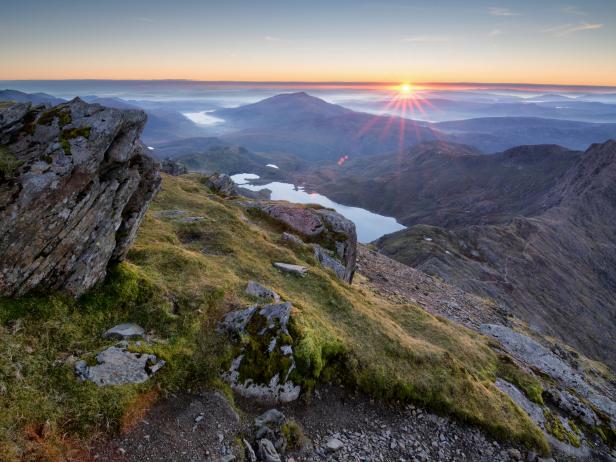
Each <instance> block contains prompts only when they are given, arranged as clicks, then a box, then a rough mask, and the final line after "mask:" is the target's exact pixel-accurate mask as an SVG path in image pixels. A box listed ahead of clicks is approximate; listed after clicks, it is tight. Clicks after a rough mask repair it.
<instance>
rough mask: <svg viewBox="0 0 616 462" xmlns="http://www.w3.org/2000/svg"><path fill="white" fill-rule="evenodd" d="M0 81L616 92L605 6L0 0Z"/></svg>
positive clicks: (613, 0) (612, 4)
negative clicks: (520, 86) (457, 85)
mask: <svg viewBox="0 0 616 462" xmlns="http://www.w3.org/2000/svg"><path fill="white" fill-rule="evenodd" d="M0 11H1V14H0V63H2V64H1V65H0V80H15V79H191V80H233V81H314V82H323V81H331V82H336V81H346V82H511V83H539V84H569V85H576V84H577V85H616V0H585V1H580V0H575V1H573V0H572V1H567V0H563V1H556V0H554V1H553V0H532V1H527V0H519V1H504V0H500V1H499V0H494V1H484V0H466V1H461V0H441V1H439V0H432V1H420V0H381V1H377V0H369V1H363V0H311V1H299V0H271V1H270V0H259V1H256V0H246V1H244V0H224V1H208V0H199V1H198V0H192V1H190V0H175V1H169V0H166V1H159V0H121V1H116V0H99V1H84V0H79V1H77V0H53V1H50V0H40V1H36V0H20V1H12V0H0Z"/></svg>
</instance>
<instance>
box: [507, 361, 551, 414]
mask: <svg viewBox="0 0 616 462" xmlns="http://www.w3.org/2000/svg"><path fill="white" fill-rule="evenodd" d="M496 375H497V376H498V377H500V378H502V379H504V380H506V381H507V382H509V383H512V384H514V385H515V386H516V387H518V388H519V389H520V390H522V392H524V394H525V395H526V397H527V398H528V399H530V400H531V401H532V402H534V403H537V404H540V405H542V406H543V404H544V403H543V386H542V385H541V382H540V381H539V380H538V379H537V378H535V377H533V376H531V375H530V374H528V373H526V372H524V371H522V370H521V369H520V368H519V367H518V366H517V365H516V364H514V362H513V360H512V359H511V358H510V357H509V356H506V355H500V356H499V363H498V369H497V371H496Z"/></svg>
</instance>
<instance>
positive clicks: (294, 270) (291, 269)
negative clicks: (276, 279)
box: [274, 262, 308, 277]
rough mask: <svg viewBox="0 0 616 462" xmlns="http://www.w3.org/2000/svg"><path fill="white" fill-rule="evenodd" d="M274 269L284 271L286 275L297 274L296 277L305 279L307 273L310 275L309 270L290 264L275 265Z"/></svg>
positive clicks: (277, 263)
mask: <svg viewBox="0 0 616 462" xmlns="http://www.w3.org/2000/svg"><path fill="white" fill-rule="evenodd" d="M274 267H276V268H278V269H279V270H280V271H284V272H285V273H290V274H295V275H296V276H301V277H304V276H306V273H308V268H306V267H305V266H300V265H292V264H290V263H280V262H276V263H274Z"/></svg>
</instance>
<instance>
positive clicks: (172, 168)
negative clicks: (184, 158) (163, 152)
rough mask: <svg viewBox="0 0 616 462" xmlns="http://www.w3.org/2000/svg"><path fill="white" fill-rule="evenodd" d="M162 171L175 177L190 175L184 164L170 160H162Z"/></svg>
mask: <svg viewBox="0 0 616 462" xmlns="http://www.w3.org/2000/svg"><path fill="white" fill-rule="evenodd" d="M160 169H161V171H162V172H163V173H166V174H167V175H173V176H178V175H184V174H186V173H188V169H187V168H186V166H185V165H184V164H181V163H179V162H176V161H174V160H170V159H165V160H162V161H161V162H160Z"/></svg>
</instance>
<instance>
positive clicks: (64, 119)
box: [37, 105, 73, 127]
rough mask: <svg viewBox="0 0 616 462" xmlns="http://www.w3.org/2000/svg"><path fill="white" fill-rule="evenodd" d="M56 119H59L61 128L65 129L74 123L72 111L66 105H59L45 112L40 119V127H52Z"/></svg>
mask: <svg viewBox="0 0 616 462" xmlns="http://www.w3.org/2000/svg"><path fill="white" fill-rule="evenodd" d="M55 119H58V124H59V125H60V127H64V126H65V125H68V124H70V123H71V122H72V120H73V118H72V116H71V111H70V109H69V108H68V107H66V106H65V105H59V106H56V107H53V108H51V109H48V110H46V111H45V112H43V113H42V114H41V115H40V117H39V118H38V121H37V123H38V124H39V125H51V124H52V123H53V121H54V120H55Z"/></svg>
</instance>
